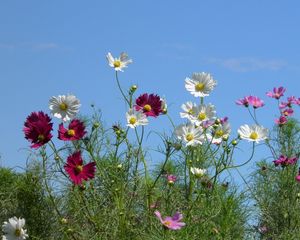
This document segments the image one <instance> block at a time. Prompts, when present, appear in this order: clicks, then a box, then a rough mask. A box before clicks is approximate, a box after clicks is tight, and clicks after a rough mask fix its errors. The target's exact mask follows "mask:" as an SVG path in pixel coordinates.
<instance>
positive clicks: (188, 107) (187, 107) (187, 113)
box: [180, 102, 196, 121]
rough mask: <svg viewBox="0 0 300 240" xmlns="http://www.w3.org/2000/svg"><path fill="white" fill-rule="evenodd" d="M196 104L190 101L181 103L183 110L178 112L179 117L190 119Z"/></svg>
mask: <svg viewBox="0 0 300 240" xmlns="http://www.w3.org/2000/svg"><path fill="white" fill-rule="evenodd" d="M195 108H196V104H195V103H192V102H186V103H184V104H182V105H181V109H182V110H183V112H181V113H180V117H181V118H187V119H188V120H190V121H191V119H192V116H193V115H194V114H195Z"/></svg>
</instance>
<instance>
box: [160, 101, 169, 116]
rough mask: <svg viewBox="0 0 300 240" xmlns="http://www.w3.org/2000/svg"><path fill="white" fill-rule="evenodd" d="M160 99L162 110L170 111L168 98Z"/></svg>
mask: <svg viewBox="0 0 300 240" xmlns="http://www.w3.org/2000/svg"><path fill="white" fill-rule="evenodd" d="M160 101H161V112H162V113H163V114H167V113H168V104H167V100H166V99H165V98H160Z"/></svg>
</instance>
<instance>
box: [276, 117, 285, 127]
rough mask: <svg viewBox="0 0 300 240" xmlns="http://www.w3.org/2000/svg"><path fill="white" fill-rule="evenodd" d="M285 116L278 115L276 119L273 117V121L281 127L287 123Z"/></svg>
mask: <svg viewBox="0 0 300 240" xmlns="http://www.w3.org/2000/svg"><path fill="white" fill-rule="evenodd" d="M287 121H288V120H287V118H286V117H285V116H280V117H279V118H278V119H275V123H276V124H278V126H279V127H282V126H283V125H284V124H286V123H287Z"/></svg>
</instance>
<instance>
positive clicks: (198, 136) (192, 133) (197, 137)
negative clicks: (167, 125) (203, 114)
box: [175, 124, 206, 146]
mask: <svg viewBox="0 0 300 240" xmlns="http://www.w3.org/2000/svg"><path fill="white" fill-rule="evenodd" d="M175 134H176V135H177V138H178V139H180V140H182V141H183V142H185V143H186V146H197V145H199V144H200V145H201V144H202V143H203V142H204V141H205V139H206V137H205V135H204V133H203V129H202V128H201V127H195V125H193V124H188V125H180V126H178V127H177V128H176V130H175Z"/></svg>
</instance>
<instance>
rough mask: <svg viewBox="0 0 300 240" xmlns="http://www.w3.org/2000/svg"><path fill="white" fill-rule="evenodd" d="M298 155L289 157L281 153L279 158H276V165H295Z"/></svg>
mask: <svg viewBox="0 0 300 240" xmlns="http://www.w3.org/2000/svg"><path fill="white" fill-rule="evenodd" d="M297 160H298V158H297V157H291V158H288V157H287V156H284V155H280V156H279V158H278V159H276V160H274V161H273V162H274V164H275V166H276V167H277V166H279V165H280V166H281V167H286V166H287V165H294V164H295V163H296V162H297Z"/></svg>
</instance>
